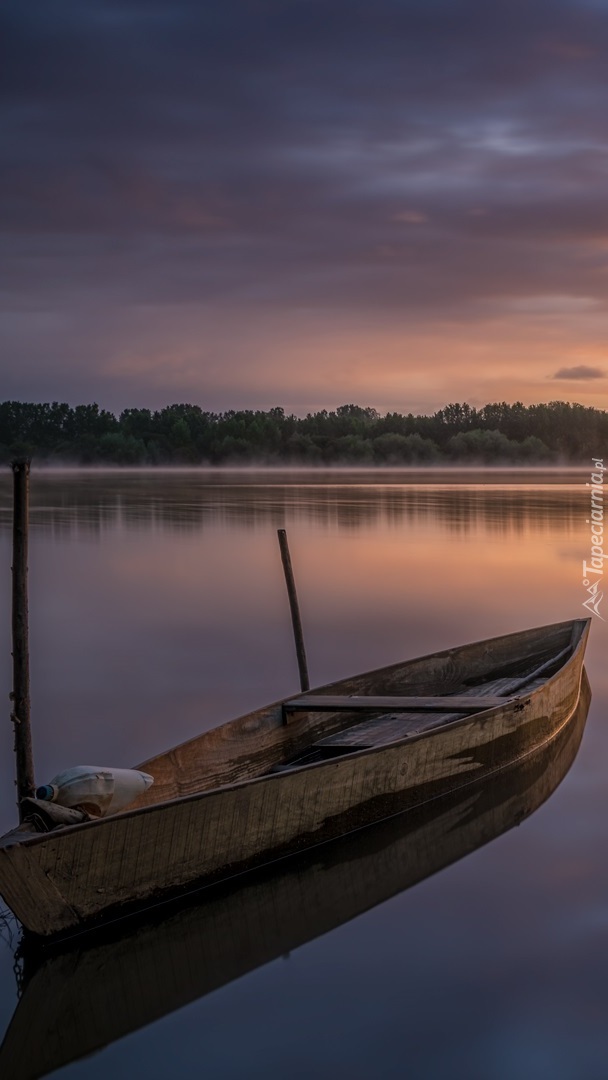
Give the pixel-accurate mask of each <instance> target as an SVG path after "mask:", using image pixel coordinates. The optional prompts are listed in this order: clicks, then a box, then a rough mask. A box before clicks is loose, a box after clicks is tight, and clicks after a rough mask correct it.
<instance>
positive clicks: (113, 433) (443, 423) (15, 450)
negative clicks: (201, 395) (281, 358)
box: [0, 401, 608, 466]
mask: <svg viewBox="0 0 608 1080" xmlns="http://www.w3.org/2000/svg"><path fill="white" fill-rule="evenodd" d="M607 444H608V413H606V412H605V411H604V410H602V409H595V408H592V407H588V406H583V405H578V404H570V403H568V402H564V401H551V402H548V403H547V404H543V405H523V404H522V403H521V402H519V401H518V402H515V404H507V403H506V402H504V401H503V402H500V403H498V402H495V403H493V404H489V405H484V406H483V408H480V409H475V408H473V407H472V406H470V405H467V404H450V405H446V406H445V408H443V409H439V411H438V412H435V413H433V414H432V415H430V416H418V415H414V414H413V413H407V414H402V413H398V412H388V413H386V414H384V415H381V414H380V413H378V412H377V411H376V409H373V408H369V407H367V408H366V407H362V406H360V405H341V406H340V407H339V408H337V409H335V410H334V411H328V410H327V409H322V410H321V411H320V412H315V413H308V415H307V416H305V417H297V416H294V415H288V414H286V413H285V411H284V410H283V409H282V408H278V407H277V408H273V409H269V410H268V411H267V412H264V411H260V410H256V411H254V410H250V409H243V410H238V411H237V410H232V409H230V410H228V411H227V412H223V413H214V412H206V411H205V410H204V409H202V408H200V407H199V406H198V405H185V404H180V405H168V406H166V407H165V408H164V409H159V410H157V411H154V412H153V411H151V410H150V409H125V410H124V411H123V412H122V413H120V415H119V416H115V415H114V414H113V413H111V412H108V411H107V410H105V409H100V408H99V406H98V405H96V404H93V405H77V406H75V407H72V406H69V405H67V404H64V403H59V402H53V403H50V404H49V403H47V404H37V403H31V402H20V401H4V402H1V403H0V457H1V458H2V460H3V461H4V462H7V461H10V460H11V459H12V458H14V457H19V456H28V457H31V458H33V459H34V460H35V461H40V462H46V463H49V464H52V463H57V464H60V463H62V462H74V463H77V464H83V465H93V464H107V465H166V464H174V465H199V464H209V465H239V464H247V463H260V464H266V465H282V464H294V465H326V466H327V465H360V466H366V465H375V466H387V465H441V464H443V463H458V464H460V465H462V464H477V463H479V464H486V465H487V464H503V463H505V464H521V465H537V464H547V463H551V462H554V463H560V462H577V461H587V460H589V458H590V457H597V456H602V447H603V446H605V445H607Z"/></svg>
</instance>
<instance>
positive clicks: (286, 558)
mask: <svg viewBox="0 0 608 1080" xmlns="http://www.w3.org/2000/svg"><path fill="white" fill-rule="evenodd" d="M277 535H278V537H279V547H280V549H281V561H282V563H283V571H284V573H285V584H286V585H287V595H288V596H289V608H290V611H291V623H292V626H293V636H294V639H295V643H296V653H297V657H298V668H299V671H300V689H301V690H302V692H304V691H305V690H309V689H310V682H309V679H308V666H307V663H306V650H305V648H304V634H303V633H302V620H301V619H300V608H299V605H298V594H297V592H296V583H295V578H294V576H293V568H292V565H291V557H290V554H289V545H288V543H287V533H286V532H285V529H277Z"/></svg>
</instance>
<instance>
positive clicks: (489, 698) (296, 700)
mask: <svg viewBox="0 0 608 1080" xmlns="http://www.w3.org/2000/svg"><path fill="white" fill-rule="evenodd" d="M588 624H589V620H587V619H575V620H569V621H567V622H561V623H554V624H551V625H549V626H543V627H536V628H534V629H531V630H525V631H520V632H518V633H515V634H506V635H504V636H502V637H498V638H492V639H488V640H486V641H478V642H474V643H473V644H470V645H464V646H460V647H458V648H454V649H447V650H445V651H444V652H439V653H434V654H432V655H431V656H425V657H419V658H417V659H413V660H406V661H402V662H401V663H397V664H392V665H390V666H388V667H384V668H380V669H377V670H375V671H371V672H365V673H363V674H359V675H356V676H353V677H352V678H347V679H341V680H339V681H337V682H334V683H330V684H327V685H325V686H322V687H320V688H317V689H315V690H313V691H308V692H306V693H302V694H298V695H295V696H294V697H293V698H291V699H289V700H287V701H278V702H274V703H273V704H271V705H267V706H265V707H264V708H262V709H258V710H256V711H254V712H251V713H247V714H246V715H245V716H241V717H238V718H236V719H234V720H230V721H228V722H227V723H224V724H220V725H219V726H217V727H211V726H209V729H208V730H206V731H204V732H202V733H201V734H200V735H198V736H196V738H194V739H191V740H189V742H186V743H182V744H180V745H179V746H175V747H173V748H172V749H171V750H167V751H165V752H164V753H161V754H159V755H157V756H156V757H154V758H149V759H147V760H146V761H143V762H141V763H140V764H139V765H138V766H137V768H139V769H142V770H143V771H144V772H147V773H149V774H150V775H152V776H153V777H154V784H153V786H152V787H151V788H150V789H149V790H148V791H146V792H145V793H144V795H142V796H141V797H140V798H139V799H138V801H137V802H136V803H135V804H134V806H135V809H138V808H140V807H144V806H150V805H158V804H159V803H163V802H164V801H166V800H168V799H175V798H180V797H183V796H187V795H192V794H202V793H204V792H209V791H212V790H215V789H217V788H218V787H222V786H226V785H231V784H235V783H243V782H245V781H248V780H251V779H256V778H261V777H264V776H269V775H271V774H274V773H279V772H283V771H285V770H289V769H297V768H300V767H301V766H303V765H308V764H313V763H315V762H320V761H327V760H330V759H331V758H335V757H339V756H342V755H344V754H352V753H356V752H357V751H360V750H364V749H369V748H371V747H381V746H385V745H387V744H389V743H392V742H395V741H396V740H401V739H403V738H404V737H406V738H410V737H411V738H413V737H415V736H417V735H419V734H420V733H422V732H425V731H429V730H432V729H434V728H437V727H439V726H440V725H444V724H449V723H451V722H453V721H456V720H460V719H461V718H462V717H464V716H467V715H469V714H471V713H474V712H480V711H484V710H486V709H489V708H491V707H492V706H494V705H500V704H502V703H503V702H504V701H505V700H506V699H507V698H509V697H513V696H517V695H519V693H520V692H521V693H531V692H532V691H534V690H535V689H537V688H538V687H540V686H542V685H543V683H544V682H545V681H546V680H548V679H549V678H550V677H551V676H552V675H553V674H554V673H555V672H557V671H558V670H559V669H560V667H561V666H562V665H563V664H564V663H566V662H567V660H568V658H569V657H570V656H571V655H572V654H573V652H574V651H575V650H576V648H577V646H578V645H579V643H580V642H581V639H582V638H583V635H585V634H586V633H587V630H588Z"/></svg>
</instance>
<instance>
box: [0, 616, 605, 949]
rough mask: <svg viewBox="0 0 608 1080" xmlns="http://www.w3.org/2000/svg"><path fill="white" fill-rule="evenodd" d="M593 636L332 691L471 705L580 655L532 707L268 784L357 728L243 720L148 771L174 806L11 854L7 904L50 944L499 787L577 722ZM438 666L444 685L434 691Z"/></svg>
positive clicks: (558, 638) (500, 643) (433, 662)
mask: <svg viewBox="0 0 608 1080" xmlns="http://www.w3.org/2000/svg"><path fill="white" fill-rule="evenodd" d="M588 629H589V625H588V622H587V621H586V620H575V621H574V622H569V623H563V624H558V625H557V626H551V627H548V628H544V630H543V629H541V630H535V631H527V632H525V633H523V634H520V635H509V636H508V637H506V638H499V639H496V640H494V641H489V642H482V643H479V644H477V645H473V646H465V647H463V648H462V649H460V650H450V651H449V652H447V653H443V654H439V655H436V656H432V657H429V658H427V659H426V661H412V662H409V663H405V664H402V665H395V666H394V667H392V668H389V669H387V671H388V675H387V685H386V686H382V685H381V673H379V672H372V673H371V674H370V675H368V676H360V677H358V678H357V679H355V680H345V681H344V682H342V683H338V684H333V686H332V687H331V688H330V687H325V688H323V690H324V691H325V690H328V691H329V690H330V689H331V690H335V691H336V692H337V693H338V694H342V693H351V692H356V693H374V692H375V693H378V692H380V693H381V696H386V692H387V691H389V696H403V695H405V694H409V693H413V694H416V695H417V696H418V695H420V696H425V694H424V690H426V693H427V694H428V693H429V691H431V690H434V692H435V693H437V692H439V693H444V692H449V691H448V689H447V688H448V685H449V689H451V690H452V691H453V692H454V693H462V692H466V691H467V680H468V685H469V686H470V685H471V684H472V683H473V682H475V681H476V682H477V683H478V684H479V683H481V682H483V680H484V678H486V677H487V679H488V680H493V679H497V678H505V677H507V676H508V675H509V673H510V672H511V671H513V672H514V674H516V675H517V676H520V675H521V672H522V657H523V660H524V661H525V663H524V664H523V666H524V667H525V666H526V664H527V665H528V667H529V670H530V671H532V670H534V668H535V667H537V666H538V663H539V658H540V662H543V660H544V659H547V656H546V655H545V654H546V653H547V649H546V647H545V645H546V639H549V641H550V642H551V648H552V649H553V650H554V651H555V653H557V652H559V651H560V650H561V649H563V648H564V647H565V646H566V645H567V644H569V643H570V642H572V643H573V644H574V646H575V647H574V649H573V652H572V654H571V656H570V657H569V658H568V659H567V660H566V662H565V663H564V664H563V666H562V667H561V669H560V670H559V671H558V672H557V673H555V674H554V675H551V676H549V677H548V678H547V679H546V680H545V681H544V682H543V683H542V685H541V686H540V687H539V688H538V689H537V690H532V691H531V692H530V693H527V694H525V695H523V696H522V697H521V699H517V700H513V701H508V702H506V703H505V704H504V705H501V706H500V707H499V708H494V709H492V710H489V711H485V712H481V713H478V714H475V715H467V716H465V717H462V718H460V719H457V720H454V721H453V722H450V723H447V724H446V723H444V724H441V725H439V726H437V727H436V728H434V729H432V730H431V731H429V732H421V733H419V734H414V735H410V736H406V737H404V738H403V739H401V740H399V741H398V742H392V743H390V744H389V745H388V746H381V747H374V748H372V749H369V750H361V751H357V752H354V753H349V754H346V755H344V756H342V757H339V758H337V759H336V758H333V759H332V760H329V761H321V762H317V763H313V764H311V765H307V766H304V767H302V768H299V769H294V770H290V771H287V772H284V773H280V774H275V775H264V773H265V772H267V770H268V769H269V768H271V767H272V766H273V765H275V764H278V763H280V762H281V761H282V760H283V761H284V760H289V758H290V757H291V756H294V755H295V754H297V753H299V752H300V751H301V750H302V749H303V748H304V747H306V746H310V744H311V742H314V741H316V740H317V739H319V738H321V737H328V736H330V735H332V734H334V733H335V732H337V731H339V730H342V729H344V727H346V726H348V725H349V724H350V725H352V724H353V723H354V722H355V721H356V719H357V717H356V715H355V714H354V713H352V712H351V713H348V712H347V713H340V714H337V715H335V714H331V713H330V714H327V713H316V712H312V713H309V712H307V713H304V714H296V716H295V718H294V721H293V723H290V724H288V725H287V726H285V725H283V724H282V720H281V707H282V703H280V702H279V703H277V704H276V705H273V706H270V707H269V708H267V709H265V710H260V711H258V712H256V713H253V714H250V715H249V716H246V717H241V718H240V719H239V720H237V721H232V722H231V723H229V724H227V725H224V726H223V727H221V728H218V729H216V730H215V731H212V732H208V733H206V734H205V735H203V736H201V737H200V738H199V739H197V740H192V741H191V742H190V743H186V744H184V746H182V747H177V748H176V749H175V750H173V751H170V753H169V754H167V755H162V756H161V757H160V758H158V759H156V761H157V764H158V773H157V772H156V771H155V767H154V764H153V762H147V763H145V765H144V766H142V767H143V768H145V771H146V772H150V773H152V775H153V776H155V779H156V778H158V781H159V786H160V796H161V798H163V796H164V798H165V799H167V800H168V801H163V802H160V803H159V802H156V803H154V802H153V801H151V800H149V799H148V800H147V805H146V800H145V799H142V800H141V804H142V805H140V807H139V808H137V809H134V810H129V811H127V812H124V813H122V814H117V815H114V816H113V817H110V818H107V819H102V820H101V821H96V822H90V823H86V824H83V825H77V826H72V827H68V828H66V829H63V830H60V831H58V832H56V833H55V832H52V833H49V834H47V835H46V836H40V837H34V838H32V839H29V840H26V841H24V842H23V843H21V844H18V845H13V846H12V847H7V848H2V847H0V891H2V893H3V895H4V896H5V899H6V900H7V902H8V903H9V905H10V906H11V907H12V908H13V910H14V911H15V912H16V914H17V915H18V916H19V917H20V918H22V921H23V922H24V923H25V924H26V925H27V926H28V927H29V929H31V930H32V931H34V932H35V933H39V934H49V933H51V932H55V931H58V930H61V929H63V928H65V927H66V926H69V925H74V926H76V925H78V924H80V923H87V922H88V921H89V920H91V919H93V918H94V917H95V916H97V915H99V913H100V912H104V911H106V912H107V911H112V910H114V911H117V910H119V909H121V908H122V907H123V906H124V905H129V904H134V903H140V902H142V901H145V900H148V899H150V898H151V897H153V896H155V895H156V894H158V893H159V892H162V891H167V890H173V889H177V888H180V887H183V886H185V885H188V884H190V883H192V882H194V881H198V880H212V879H213V878H215V877H217V876H222V875H225V874H226V873H232V872H235V871H236V870H239V869H243V868H247V867H249V866H251V865H255V864H258V863H261V862H264V861H267V860H268V859H269V858H273V857H275V856H276V855H277V854H281V853H286V852H289V851H293V850H297V849H298V848H301V847H306V846H310V845H311V844H315V843H318V842H320V841H322V840H327V839H331V838H333V837H336V836H338V835H341V834H343V833H345V832H347V831H349V830H350V829H353V828H356V827H358V826H360V825H361V824H366V823H369V822H370V821H373V820H378V819H380V818H381V817H383V816H384V815H385V814H386V813H387V812H395V807H397V808H399V809H406V808H408V807H410V806H416V805H419V804H421V803H424V802H425V801H427V800H429V799H431V798H435V797H437V796H438V795H442V794H444V793H446V792H447V791H449V790H452V789H455V788H458V787H461V786H463V785H466V784H469V783H470V782H471V781H473V780H475V779H477V778H479V777H483V776H488V775H490V774H491V773H493V772H495V771H496V770H498V769H500V768H502V767H504V766H505V765H506V764H508V763H509V762H513V761H516V760H517V759H518V758H520V757H522V756H523V755H525V754H527V753H529V752H531V751H532V750H534V749H535V748H538V747H540V746H542V745H543V744H544V743H545V742H547V740H549V739H551V738H552V737H553V736H554V735H555V734H556V732H557V731H559V730H560V729H561V727H563V725H564V724H565V723H567V721H568V720H569V718H570V717H571V716H572V714H573V712H574V710H575V709H576V706H577V702H578V699H579V691H580V682H581V673H582V663H583V655H584V648H585V643H586V639H587V634H588ZM543 634H544V637H543ZM425 663H426V665H427V666H428V667H430V669H431V670H432V671H433V672H434V673H435V675H436V676H437V683H438V685H437V684H436V685H435V686H434V687H433V688H431V687H429V686H428V680H429V678H430V677H429V676H428V674H425V673H424V670H423V669H424V666H425ZM501 664H502V666H503V670H501V668H500V665H501ZM412 669H413V671H414V675H412ZM446 671H447V672H448V674H447V675H446ZM441 672H443V674H444V678H443V682H442V680H441V678H440V673H441ZM524 673H525V672H524ZM423 688H424V689H423ZM150 790H154V789H150ZM184 791H185V792H193V793H192V794H182V793H183V792H184ZM176 796H177V797H176ZM157 798H158V794H157ZM389 807H390V811H389ZM23 852H26V853H27V860H28V865H27V867H26V866H25V862H24V859H23V858H22V854H23ZM20 860H21V861H20ZM41 882H43V883H44V882H46V883H47V886H49V887H50V886H51V885H52V887H53V888H54V889H55V890H56V893H57V896H58V897H59V898H61V900H62V901H63V907H61V905H58V903H57V902H56V903H55V904H54V905H51V909H50V910H47V908H46V906H45V903H46V899H45V900H43V901H42V902H41V903H40V904H37V903H36V896H37V893H38V890H39V889H42V885H41ZM41 895H42V893H41ZM45 898H46V894H45ZM70 920H71V921H70ZM53 928H54V929H53Z"/></svg>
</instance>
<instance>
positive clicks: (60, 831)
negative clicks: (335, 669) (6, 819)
mask: <svg viewBox="0 0 608 1080" xmlns="http://www.w3.org/2000/svg"><path fill="white" fill-rule="evenodd" d="M590 624H591V619H590V618H582V619H580V618H579V619H566V620H564V621H563V622H561V623H549V624H547V625H546V626H540V627H530V629H529V630H519V631H515V633H513V634H505V635H499V636H498V637H496V638H482V639H481V640H480V641H474V642H469V643H467V644H466V645H461V646H456V647H453V648H451V649H446V650H443V651H441V652H435V653H429V654H428V655H426V656H420V657H412V658H411V660H404V661H402V662H401V664H399V663H397V664H391V665H387V666H385V667H383V668H376V669H374V670H372V671H369V672H363V673H362V674H361V677H365V676H368V675H369V676H371V675H375V674H380V673H381V672H385V671H388V670H391V669H392V670H395V669H397V668H399V667H400V666H402V665H404V664H407V663H410V662H417V661H423V660H430V659H433V658H436V657H441V656H448V655H451V654H453V653H454V652H459V651H460V650H461V649H467V648H471V647H473V646H477V645H483V644H486V643H490V642H492V641H504V640H505V639H507V638H510V637H511V638H516V637H518V636H520V635H522V634H526V633H530V632H531V631H534V630H537V631H539V632H540V631H543V630H547V631H548V630H557V629H561V628H563V629H565V628H566V627H567V626H571V628H572V635H573V636H574V633H575V630H576V627H577V625H578V626H579V627H580V635H579V638H578V641H577V642H576V644H575V645H574V646H573V649H572V653H571V654H570V656H569V657H567V659H566V660H565V661H564V663H563V664H561V666H560V667H559V668H558V670H557V671H555V672H554V673H553V674H552V675H550V676H549V677H548V678H547V679H546V680H545V681H544V682H543V683H542V685H541V686H538V687H536V688H535V689H534V690H532V691H530V693H528V694H526V693H522V694H520V695H514V696H510V697H506V698H505V702H504V705H495V706H493V707H491V708H489V709H485V710H483V711H482V712H477V713H465V715H464V716H460V717H458V718H457V719H455V720H448V721H446V722H445V723H443V724H438V725H437V726H436V727H433V728H430V729H427V730H426V731H420V732H418V733H416V734H409V735H407V734H406V735H404V736H403V737H402V738H400V739H395V740H392V741H391V742H389V743H384V744H383V745H381V746H368V747H362V748H361V749H359V750H352V751H349V752H347V753H345V754H340V755H337V756H336V757H333V758H329V759H325V760H321V761H313V762H310V763H309V764H303V765H296V766H294V767H293V768H290V769H289V770H286V771H284V772H276V773H271V772H267V773H264V774H262V775H260V776H253V777H248V778H246V779H244V780H236V781H234V782H233V783H231V784H221V785H218V786H217V787H212V788H208V789H207V790H205V791H195V792H190V793H189V794H186V795H177V796H176V797H175V798H173V799H164V800H163V801H162V802H157V803H149V804H148V805H146V806H141V807H135V808H134V809H132V810H128V809H127V810H124V811H122V812H120V813H118V814H111V815H109V816H108V817H105V818H97V819H95V820H91V821H83V822H80V823H78V824H76V825H66V826H62V827H60V828H57V829H51V830H50V831H49V832H46V833H35V834H33V835H25V834H24V836H23V839H21V838H20V837H19V838H17V837H15V839H14V840H12V841H11V842H9V843H8V844H5V845H3V844H2V839H4V838H0V855H1V854H2V853H3V852H8V851H10V849H11V848H13V847H22V846H27V847H28V848H30V847H34V846H35V845H37V844H44V843H46V842H49V841H55V840H58V839H59V837H60V836H61V837H63V836H68V835H71V834H73V833H75V832H81V831H82V830H83V829H91V828H99V827H100V826H103V825H107V824H109V823H111V822H117V821H119V820H130V819H132V818H138V817H139V816H140V815H142V814H147V813H155V812H158V811H161V810H163V809H165V808H166V807H170V806H175V805H176V804H178V803H179V804H185V803H188V802H195V801H198V800H202V799H204V798H207V797H211V796H217V795H220V794H222V793H224V792H229V791H235V790H237V789H240V788H244V787H249V786H251V785H253V784H260V783H269V782H273V781H279V782H280V781H282V780H284V779H285V777H286V776H289V775H293V774H294V773H301V772H304V771H309V770H312V769H323V768H328V767H332V766H336V765H337V764H339V762H341V761H344V760H345V759H346V758H348V760H349V761H351V760H352V759H353V758H356V759H359V758H362V757H364V756H365V757H367V756H372V755H374V754H382V753H385V752H386V751H388V750H393V749H394V748H395V747H399V746H403V745H404V744H405V743H407V744H408V745H412V744H413V743H417V742H420V741H421V740H422V739H431V738H432V737H433V736H437V735H439V734H440V733H442V732H444V731H446V730H447V729H450V731H451V730H452V729H453V728H455V727H457V726H458V725H462V724H465V723H470V722H473V723H476V724H477V723H486V722H487V720H489V719H490V720H493V719H495V718H496V716H497V714H502V713H504V712H506V711H507V710H509V709H510V710H511V711H519V710H520V709H521V708H522V705H523V703H525V702H528V701H530V700H532V699H533V698H534V697H536V696H537V695H539V694H541V693H544V692H545V690H546V688H547V687H548V686H549V685H551V684H552V683H553V682H554V681H555V680H557V679H559V678H561V677H562V676H563V674H564V673H565V672H566V671H567V669H568V667H570V666H572V665H573V664H574V663H575V662H578V655H579V653H580V652H581V651H582V653H583V656H584V651H585V647H586V643H587V637H588V634H589V628H590ZM582 672H583V664H582V663H581V672H580V678H579V692H578V695H577V702H578V698H579V697H580V682H581V679H582ZM353 677H354V678H358V677H360V676H350V677H349V676H347V677H346V678H345V679H341V680H338V682H336V683H329V684H326V686H324V687H319V688H317V689H315V690H314V691H313V690H311V691H310V693H311V694H312V693H313V692H314V693H315V694H316V693H317V691H318V690H319V689H321V690H323V689H327V687H329V686H336V685H338V683H340V682H346V681H348V679H349V678H353ZM291 696H292V695H289V696H288V697H286V698H281V699H280V700H279V701H277V702H273V703H272V704H270V705H267V706H262V709H263V710H264V711H265V710H267V709H273V708H279V707H281V706H282V705H283V703H284V702H285V701H288V700H290V697H291ZM303 696H305V695H303ZM258 711H260V710H253V711H252V713H244V714H243V716H241V717H235V718H234V719H235V720H243V719H245V718H246V717H248V716H250V715H253V714H254V713H255V712H258ZM312 711H314V710H311V712H312ZM232 722H233V721H231V720H228V721H225V723H228V724H229V723H232ZM223 726H224V725H223V724H219V725H217V727H216V728H210V729H209V731H214V730H219V728H221V727H223ZM202 734H206V732H205V733H202ZM198 737H200V736H196V738H198ZM192 741H193V740H190V739H188V740H187V741H186V742H185V743H180V744H178V746H176V747H172V748H171V750H175V749H178V748H179V747H180V746H186V745H187V744H188V743H189V742H192ZM167 752H168V753H169V752H171V751H167ZM514 760H517V759H514ZM8 835H10V833H9V834H5V837H6V836H8Z"/></svg>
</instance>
